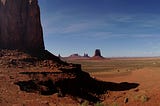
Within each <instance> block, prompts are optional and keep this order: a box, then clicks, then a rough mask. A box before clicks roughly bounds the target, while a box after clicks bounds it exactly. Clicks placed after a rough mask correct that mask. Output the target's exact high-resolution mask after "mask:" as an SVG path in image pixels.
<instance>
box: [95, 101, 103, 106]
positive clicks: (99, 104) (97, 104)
mask: <svg viewBox="0 0 160 106" xmlns="http://www.w3.org/2000/svg"><path fill="white" fill-rule="evenodd" d="M94 106H104V104H103V103H100V102H97V103H96V104H94Z"/></svg>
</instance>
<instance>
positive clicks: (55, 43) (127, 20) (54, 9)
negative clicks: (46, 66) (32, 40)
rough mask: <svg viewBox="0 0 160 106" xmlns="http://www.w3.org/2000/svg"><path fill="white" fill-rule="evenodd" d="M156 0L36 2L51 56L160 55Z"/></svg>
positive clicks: (158, 16) (158, 13) (157, 1)
mask: <svg viewBox="0 0 160 106" xmlns="http://www.w3.org/2000/svg"><path fill="white" fill-rule="evenodd" d="M159 4H160V1H159V0H39V5H40V8H41V21H42V25H43V33H44V40H45V47H46V49H48V50H49V51H51V52H52V53H53V54H55V55H58V54H61V56H69V55H70V54H73V53H79V54H80V55H83V54H84V53H88V54H89V55H90V56H93V54H94V51H95V49H97V48H98V49H101V52H102V55H103V56H104V57H124V56H125V57H128V56H129V57H137V56H160V7H159Z"/></svg>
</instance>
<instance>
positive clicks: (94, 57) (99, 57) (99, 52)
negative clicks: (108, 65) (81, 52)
mask: <svg viewBox="0 0 160 106" xmlns="http://www.w3.org/2000/svg"><path fill="white" fill-rule="evenodd" d="M91 59H104V57H103V56H102V55H101V51H100V49H96V50H95V53H94V56H93V57H92V58H91Z"/></svg>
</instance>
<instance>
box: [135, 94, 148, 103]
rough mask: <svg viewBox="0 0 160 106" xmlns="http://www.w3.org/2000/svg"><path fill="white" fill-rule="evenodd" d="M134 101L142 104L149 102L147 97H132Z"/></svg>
mask: <svg viewBox="0 0 160 106" xmlns="http://www.w3.org/2000/svg"><path fill="white" fill-rule="evenodd" d="M134 99H135V100H137V101H141V102H142V103H144V102H147V101H148V100H149V97H148V96H146V95H136V96H135V97H134Z"/></svg>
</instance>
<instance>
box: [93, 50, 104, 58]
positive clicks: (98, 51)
mask: <svg viewBox="0 0 160 106" xmlns="http://www.w3.org/2000/svg"><path fill="white" fill-rule="evenodd" d="M94 56H99V57H102V56H101V51H100V49H96V50H95V54H94Z"/></svg>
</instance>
